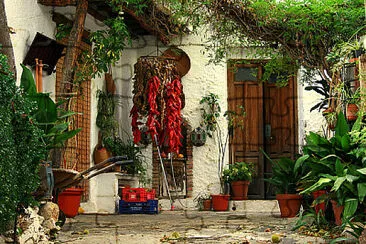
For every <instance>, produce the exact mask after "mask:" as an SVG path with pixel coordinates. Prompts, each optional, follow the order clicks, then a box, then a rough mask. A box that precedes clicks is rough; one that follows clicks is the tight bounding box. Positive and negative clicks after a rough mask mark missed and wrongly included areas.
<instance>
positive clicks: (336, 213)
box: [330, 200, 344, 225]
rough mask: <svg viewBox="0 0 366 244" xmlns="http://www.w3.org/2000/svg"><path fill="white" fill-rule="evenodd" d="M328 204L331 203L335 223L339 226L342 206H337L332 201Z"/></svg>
mask: <svg viewBox="0 0 366 244" xmlns="http://www.w3.org/2000/svg"><path fill="white" fill-rule="evenodd" d="M330 202H331V203H332V208H333V213H334V218H335V223H336V225H341V224H342V218H341V215H342V213H343V209H344V206H341V205H338V203H337V202H336V201H334V200H330Z"/></svg>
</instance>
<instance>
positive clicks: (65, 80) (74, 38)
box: [60, 0, 88, 94]
mask: <svg viewBox="0 0 366 244" xmlns="http://www.w3.org/2000/svg"><path fill="white" fill-rule="evenodd" d="M87 11H88V1H87V0H78V1H77V5H76V14H75V20H74V24H73V26H72V29H71V32H70V35H69V38H68V42H67V48H66V54H65V59H64V63H63V67H62V78H61V83H60V85H61V87H60V94H66V93H67V92H71V90H72V85H73V74H74V68H75V65H76V61H77V57H78V54H79V53H80V52H79V49H80V45H81V38H82V36H83V31H84V23H85V18H86V14H87Z"/></svg>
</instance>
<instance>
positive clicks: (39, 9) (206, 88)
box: [5, 0, 322, 211]
mask: <svg viewBox="0 0 366 244" xmlns="http://www.w3.org/2000/svg"><path fill="white" fill-rule="evenodd" d="M5 7H6V12H7V17H8V24H9V26H10V27H12V28H13V30H14V31H15V34H12V35H11V39H12V43H13V47H14V54H15V62H16V64H17V71H18V82H19V79H20V74H21V67H20V65H19V64H20V63H21V62H22V61H23V59H24V57H25V55H26V53H27V51H28V49H29V47H30V45H31V43H32V41H33V38H34V36H35V34H36V33H37V32H40V33H42V34H44V35H46V36H48V37H50V38H54V34H55V23H54V22H53V21H52V17H51V11H52V10H55V11H56V12H61V13H63V14H65V15H66V16H68V14H69V16H70V17H71V16H72V13H74V11H75V7H68V8H55V9H53V8H51V7H45V6H42V5H40V4H37V0H27V1H24V0H5ZM101 28H104V26H103V25H102V24H101V23H100V22H98V21H95V20H94V19H93V18H91V17H90V16H88V18H87V22H86V29H90V30H96V29H101ZM202 43H203V42H202V39H201V37H197V36H189V37H185V38H183V39H179V40H176V41H175V42H174V44H175V45H177V46H178V47H179V48H181V49H182V50H184V51H185V52H186V53H187V54H188V56H189V57H190V60H191V69H190V71H189V72H188V74H187V75H185V76H184V77H183V79H182V83H183V87H184V88H183V89H184V93H185V97H186V101H185V102H186V106H185V108H184V109H183V111H182V114H183V117H184V118H185V119H186V120H187V121H188V122H189V124H190V125H191V126H192V128H193V129H194V128H196V127H198V126H199V123H200V120H201V114H200V105H199V101H200V100H201V98H202V97H203V96H205V95H207V94H208V93H210V92H212V93H215V94H217V95H219V97H220V101H221V104H220V105H221V108H222V111H226V110H227V103H226V101H227V70H226V64H225V63H222V64H220V65H213V64H208V61H209V58H208V55H207V53H206V54H203V53H204V51H205V48H204V46H203V45H202ZM157 45H158V46H157ZM157 49H158V50H157ZM165 49H166V47H164V46H163V45H162V44H161V43H158V44H157V41H156V38H155V37H152V36H145V37H142V38H140V39H138V40H136V41H134V42H133V44H132V47H129V48H126V49H125V50H124V51H123V54H122V58H121V60H120V61H119V62H117V63H116V65H115V66H114V67H113V71H112V73H113V77H114V79H115V82H116V86H117V92H116V93H117V96H118V97H119V105H118V108H117V119H118V121H119V124H120V135H121V137H125V136H126V135H129V136H131V127H130V121H131V120H130V117H129V111H130V109H131V107H132V86H133V83H132V77H133V65H134V64H135V63H136V61H137V59H138V57H140V56H146V55H160V54H161V52H162V51H164V50H165ZM240 57H241V58H245V52H244V54H242V55H241V56H240ZM43 80H44V91H46V92H50V93H51V96H54V84H55V74H52V75H50V76H46V75H44V77H43ZM91 89H92V93H91V110H92V113H91V121H92V123H91V131H90V133H91V148H90V149H91V152H93V150H94V147H95V145H96V143H97V134H98V133H97V132H98V128H97V127H96V124H95V120H96V115H97V113H96V111H97V109H96V108H97V98H96V91H97V90H98V89H104V78H103V77H102V78H96V79H93V80H92V85H91ZM298 95H299V102H298V104H299V143H301V142H302V138H303V135H304V133H305V132H308V131H310V130H312V131H318V130H319V129H320V125H321V123H322V117H321V115H320V114H319V113H318V112H312V113H310V107H311V106H313V105H314V104H315V103H316V101H317V100H318V99H319V97H318V96H317V94H316V93H314V92H308V91H305V90H304V89H303V87H302V86H301V85H299V86H298ZM220 126H221V127H222V129H223V131H225V130H226V128H227V124H226V120H225V119H224V118H222V119H221V120H220ZM144 154H145V155H146V157H147V160H148V165H149V168H148V174H149V175H150V176H151V161H152V158H151V156H152V148H151V146H149V147H147V148H146V149H144ZM90 156H91V157H92V155H90ZM217 158H218V149H217V144H216V142H215V140H214V139H210V138H208V140H207V143H206V144H205V145H204V146H202V147H194V148H193V162H194V167H193V186H194V187H193V196H196V195H197V194H198V193H199V192H200V191H204V190H206V189H207V188H209V190H210V191H211V193H219V178H218V173H217ZM226 161H228V155H226ZM98 184H100V182H98V181H97V179H92V180H91V197H90V202H89V203H88V204H87V205H85V206H86V208H87V209H89V210H90V211H96V209H95V205H94V203H95V196H96V195H97V194H98V192H97V190H96V186H97V185H98ZM186 204H188V205H190V206H192V199H189V200H187V201H186Z"/></svg>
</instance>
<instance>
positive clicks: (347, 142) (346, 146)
mask: <svg viewBox="0 0 366 244" xmlns="http://www.w3.org/2000/svg"><path fill="white" fill-rule="evenodd" d="M341 145H342V149H343V150H344V151H345V152H348V151H349V150H350V148H351V139H350V136H349V134H345V135H343V136H342V139H341Z"/></svg>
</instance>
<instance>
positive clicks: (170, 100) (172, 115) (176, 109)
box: [160, 77, 183, 154]
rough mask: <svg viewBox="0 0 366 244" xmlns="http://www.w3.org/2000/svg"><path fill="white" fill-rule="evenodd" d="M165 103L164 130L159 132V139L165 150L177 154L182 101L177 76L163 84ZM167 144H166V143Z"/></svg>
mask: <svg viewBox="0 0 366 244" xmlns="http://www.w3.org/2000/svg"><path fill="white" fill-rule="evenodd" d="M165 91H166V92H165V97H164V100H165V104H166V111H165V117H164V130H163V133H162V134H161V138H160V141H162V142H164V146H167V148H165V149H166V152H167V153H169V152H173V153H176V154H179V147H181V146H182V143H181V141H180V140H181V138H183V136H182V133H181V124H182V116H181V109H182V102H181V100H180V97H181V93H182V84H181V81H180V79H179V77H176V78H175V79H174V80H173V81H172V82H170V83H168V84H166V85H165ZM166 144H167V145H166Z"/></svg>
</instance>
